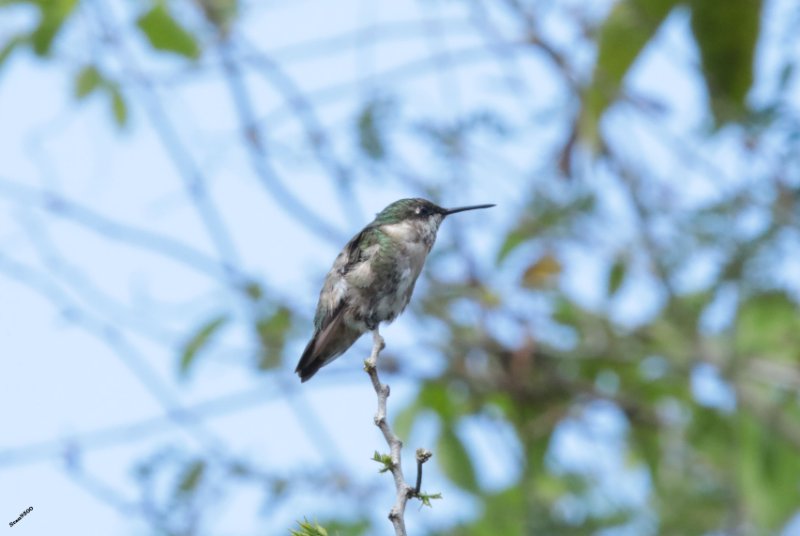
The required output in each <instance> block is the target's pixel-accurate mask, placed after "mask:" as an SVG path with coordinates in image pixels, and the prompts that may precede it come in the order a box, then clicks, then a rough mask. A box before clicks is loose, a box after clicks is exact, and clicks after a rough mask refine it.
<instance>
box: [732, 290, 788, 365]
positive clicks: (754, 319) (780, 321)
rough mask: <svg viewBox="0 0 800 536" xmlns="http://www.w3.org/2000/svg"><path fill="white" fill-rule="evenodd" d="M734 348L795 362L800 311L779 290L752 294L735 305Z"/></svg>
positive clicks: (742, 353) (743, 353)
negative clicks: (756, 294) (737, 310)
mask: <svg viewBox="0 0 800 536" xmlns="http://www.w3.org/2000/svg"><path fill="white" fill-rule="evenodd" d="M735 342H736V349H737V350H738V352H739V353H740V354H741V355H743V356H746V357H752V356H754V355H756V356H760V357H770V358H775V359H781V360H784V361H792V362H796V360H797V359H798V358H800V310H798V306H797V305H796V304H795V303H794V302H793V301H792V300H791V299H789V297H788V296H787V295H786V294H784V293H782V292H770V293H766V294H761V295H759V296H754V297H752V298H750V299H749V300H747V301H746V302H744V303H743V304H741V305H740V306H739V312H738V315H737V319H736V341H735Z"/></svg>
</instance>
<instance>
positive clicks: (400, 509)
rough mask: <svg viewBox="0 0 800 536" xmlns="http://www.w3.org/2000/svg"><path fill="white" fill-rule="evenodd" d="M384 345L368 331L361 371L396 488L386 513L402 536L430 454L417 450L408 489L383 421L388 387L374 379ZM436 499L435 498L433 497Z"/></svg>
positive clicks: (397, 444) (397, 445)
mask: <svg viewBox="0 0 800 536" xmlns="http://www.w3.org/2000/svg"><path fill="white" fill-rule="evenodd" d="M385 346H386V345H385V344H384V342H383V337H381V334H380V333H379V332H378V329H377V328H376V329H375V330H374V331H373V332H372V353H371V354H370V356H369V358H368V359H367V360H366V361H364V370H365V371H366V372H367V374H369V379H370V380H372V387H374V388H375V394H377V395H378V411H377V413H375V426H377V427H378V428H380V430H381V432H382V433H383V437H384V438H385V439H386V443H387V444H388V445H389V450H390V455H389V458H390V461H388V462H387V463H386V466H387V469H388V470H389V471H391V473H392V477H394V485H395V488H396V489H397V499H396V501H395V503H394V506H393V507H392V509H391V511H390V512H389V520H390V521H391V522H392V525H393V526H394V533H395V535H396V536H406V522H405V519H404V517H403V516H404V515H405V511H406V503H407V502H408V499H409V498H411V497H420V486H421V485H422V464H424V463H425V462H426V461H428V460H429V459H430V457H431V456H432V455H433V454H431V452H430V451H429V450H425V449H417V485H416V487H414V488H412V487H411V486H409V485H408V484H407V483H406V480H405V478H404V477H403V467H402V466H401V464H400V454H401V451H402V449H403V442H402V441H401V440H400V438H399V437H397V434H395V433H394V431H393V430H392V427H391V426H389V422H388V420H387V419H386V400H387V399H388V398H389V386H388V385H385V384H382V383H381V380H380V378H378V366H377V364H378V354H380V353H381V350H383V348H384V347H385ZM433 498H438V497H433Z"/></svg>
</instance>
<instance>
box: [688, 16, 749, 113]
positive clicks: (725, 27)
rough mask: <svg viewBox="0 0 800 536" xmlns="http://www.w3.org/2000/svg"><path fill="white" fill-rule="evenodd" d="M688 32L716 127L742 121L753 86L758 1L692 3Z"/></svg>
mask: <svg viewBox="0 0 800 536" xmlns="http://www.w3.org/2000/svg"><path fill="white" fill-rule="evenodd" d="M690 5H691V8H692V32H693V34H694V38H695V41H696V42H697V46H698V48H699V49H700V60H701V62H702V66H703V78H704V80H705V83H706V87H707V88H708V94H709V97H710V101H711V109H712V112H713V113H714V117H715V119H716V121H717V123H724V122H727V121H732V120H737V119H742V117H743V115H744V114H745V112H746V109H747V106H746V105H747V103H746V98H747V93H748V91H749V90H750V87H751V86H752V85H753V59H754V57H755V49H756V43H757V41H758V34H759V23H760V21H761V0H717V1H716V2H715V1H711V0H693V1H692V2H691V4H690Z"/></svg>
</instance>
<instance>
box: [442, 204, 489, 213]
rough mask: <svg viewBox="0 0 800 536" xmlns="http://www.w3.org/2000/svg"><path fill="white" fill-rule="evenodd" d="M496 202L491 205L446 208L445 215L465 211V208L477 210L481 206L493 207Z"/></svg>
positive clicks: (481, 206)
mask: <svg viewBox="0 0 800 536" xmlns="http://www.w3.org/2000/svg"><path fill="white" fill-rule="evenodd" d="M493 206H494V204H489V205H472V206H470V207H458V208H446V209H444V215H445V216H449V215H450V214H455V213H456V212H464V211H465V210H476V209H479V208H491V207H493Z"/></svg>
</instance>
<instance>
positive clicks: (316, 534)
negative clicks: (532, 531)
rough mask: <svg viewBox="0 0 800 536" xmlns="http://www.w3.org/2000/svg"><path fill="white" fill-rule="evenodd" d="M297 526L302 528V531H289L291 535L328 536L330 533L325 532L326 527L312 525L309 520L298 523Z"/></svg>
mask: <svg viewBox="0 0 800 536" xmlns="http://www.w3.org/2000/svg"><path fill="white" fill-rule="evenodd" d="M297 526H298V527H300V530H292V529H289V533H290V534H291V535H292V536H328V531H327V530H325V527H323V526H322V525H319V524H317V523H312V522H311V521H309V520H308V519H303V521H298V522H297Z"/></svg>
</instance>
